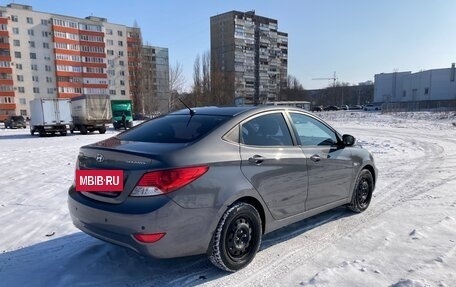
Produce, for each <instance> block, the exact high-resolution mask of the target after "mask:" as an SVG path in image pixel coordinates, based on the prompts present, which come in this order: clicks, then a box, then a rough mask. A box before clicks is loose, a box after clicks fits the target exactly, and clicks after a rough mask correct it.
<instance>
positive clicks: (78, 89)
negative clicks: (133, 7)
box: [0, 3, 155, 121]
mask: <svg viewBox="0 0 456 287" xmlns="http://www.w3.org/2000/svg"><path fill="white" fill-rule="evenodd" d="M138 51H139V52H138ZM140 51H141V31H140V29H139V28H137V27H128V26H125V25H121V24H115V23H109V22H108V21H107V19H106V18H102V17H95V16H89V17H86V18H76V17H72V16H65V15H58V14H53V13H47V12H39V11H35V10H33V9H32V7H31V6H28V5H22V4H15V3H12V4H8V5H7V6H6V7H2V6H0V121H1V120H4V119H5V118H6V117H7V116H8V115H14V114H17V115H23V116H24V117H29V116H30V110H29V109H30V108H29V101H31V100H33V99H34V98H72V97H75V96H78V95H81V94H87V95H91V94H98V95H100V94H102V95H103V94H107V95H110V97H111V99H132V100H133V102H134V105H139V106H138V107H137V108H138V110H141V109H143V107H142V106H140V105H141V103H142V102H141V101H140V100H138V99H140V97H141V96H140V93H141V91H140V89H139V88H138V87H139V86H141V84H140V83H139V81H140V80H141V78H142V77H141V75H140V74H139V73H138V71H139V70H138V67H141V64H140V62H141V60H142V58H141V56H140ZM154 81H155V80H154Z"/></svg>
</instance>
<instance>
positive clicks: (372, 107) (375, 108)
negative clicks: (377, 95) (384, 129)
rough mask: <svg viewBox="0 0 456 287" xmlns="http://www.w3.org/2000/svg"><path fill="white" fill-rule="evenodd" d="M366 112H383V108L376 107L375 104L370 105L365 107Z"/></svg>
mask: <svg viewBox="0 0 456 287" xmlns="http://www.w3.org/2000/svg"><path fill="white" fill-rule="evenodd" d="M364 110H365V111H381V110H382V106H380V105H374V104H368V105H365V106H364Z"/></svg>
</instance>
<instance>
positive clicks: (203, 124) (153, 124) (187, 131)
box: [118, 115, 230, 143]
mask: <svg viewBox="0 0 456 287" xmlns="http://www.w3.org/2000/svg"><path fill="white" fill-rule="evenodd" d="M229 118H230V117H228V116H218V115H194V116H193V117H190V115H167V116H163V117H159V118H155V119H153V120H150V121H148V122H145V123H143V124H141V125H139V126H137V127H135V128H133V129H131V130H129V131H126V132H124V133H122V134H120V135H118V138H119V139H121V140H126V141H140V142H154V143H188V142H192V141H195V140H198V139H200V138H202V137H203V136H205V135H207V134H208V133H209V132H210V131H212V130H214V129H215V128H216V127H218V126H220V125H221V124H222V123H224V122H226V121H227V120H228V119H229Z"/></svg>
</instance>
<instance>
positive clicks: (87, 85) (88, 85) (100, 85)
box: [84, 84, 108, 89]
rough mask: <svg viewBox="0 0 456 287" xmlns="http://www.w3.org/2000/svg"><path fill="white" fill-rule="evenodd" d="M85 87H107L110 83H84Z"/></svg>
mask: <svg viewBox="0 0 456 287" xmlns="http://www.w3.org/2000/svg"><path fill="white" fill-rule="evenodd" d="M84 88H95V89H107V88H108V84H84Z"/></svg>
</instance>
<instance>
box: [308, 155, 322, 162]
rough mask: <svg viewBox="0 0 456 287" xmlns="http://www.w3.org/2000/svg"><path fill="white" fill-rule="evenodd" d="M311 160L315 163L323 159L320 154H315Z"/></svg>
mask: <svg viewBox="0 0 456 287" xmlns="http://www.w3.org/2000/svg"><path fill="white" fill-rule="evenodd" d="M310 159H311V160H312V161H313V162H319V161H320V160H321V157H320V156H319V155H318V154H314V155H313V156H311V157H310Z"/></svg>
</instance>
